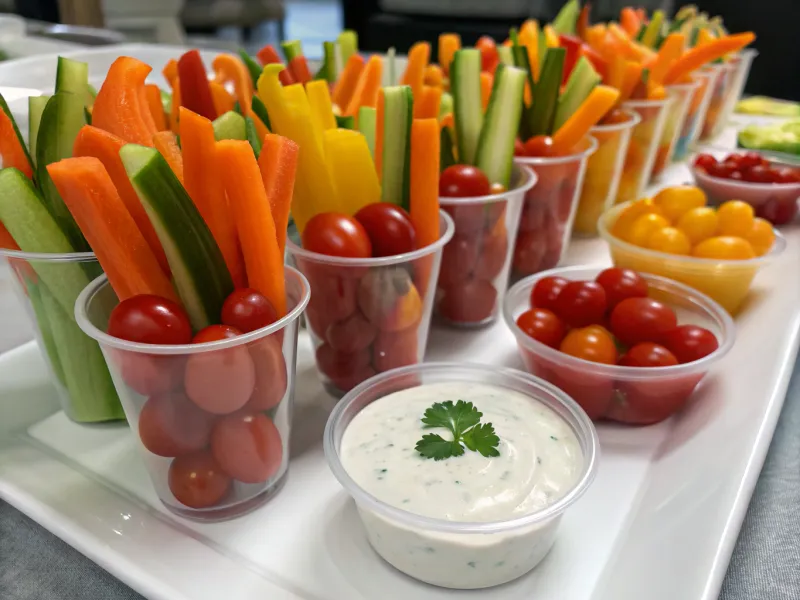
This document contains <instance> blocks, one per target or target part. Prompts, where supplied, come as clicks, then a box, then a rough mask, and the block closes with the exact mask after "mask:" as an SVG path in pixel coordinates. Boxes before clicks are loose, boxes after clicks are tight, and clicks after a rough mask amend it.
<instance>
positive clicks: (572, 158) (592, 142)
mask: <svg viewBox="0 0 800 600" xmlns="http://www.w3.org/2000/svg"><path fill="white" fill-rule="evenodd" d="M584 140H586V143H588V146H587V147H586V148H584V149H583V150H581V151H580V152H575V153H574V154H567V155H566V156H515V157H514V162H515V163H516V164H517V165H520V166H526V167H537V166H542V165H546V166H551V165H562V164H565V163H571V162H577V161H579V160H583V159H584V158H588V157H590V156H591V155H592V154H594V153H595V151H596V150H597V147H598V146H599V145H600V144H599V142H598V141H597V139H596V138H595V137H593V136H591V135H587V136H586V137H585V138H584Z"/></svg>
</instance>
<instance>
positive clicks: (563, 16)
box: [553, 0, 581, 35]
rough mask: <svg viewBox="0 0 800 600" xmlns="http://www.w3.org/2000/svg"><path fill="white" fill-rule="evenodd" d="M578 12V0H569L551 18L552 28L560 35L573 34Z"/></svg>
mask: <svg viewBox="0 0 800 600" xmlns="http://www.w3.org/2000/svg"><path fill="white" fill-rule="evenodd" d="M580 12H581V6H580V4H579V3H578V0H569V1H568V2H567V3H566V4H565V5H564V6H562V7H561V10H560V11H558V14H557V15H556V18H555V19H553V30H554V31H555V32H556V33H559V34H561V35H575V25H576V24H577V22H578V15H579V14H580Z"/></svg>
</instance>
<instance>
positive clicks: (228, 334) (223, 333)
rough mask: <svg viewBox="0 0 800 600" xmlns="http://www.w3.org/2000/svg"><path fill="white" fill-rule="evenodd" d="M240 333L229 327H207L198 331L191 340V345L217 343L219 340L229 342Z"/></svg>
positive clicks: (240, 333)
mask: <svg viewBox="0 0 800 600" xmlns="http://www.w3.org/2000/svg"><path fill="white" fill-rule="evenodd" d="M237 335H242V332H241V331H240V330H238V329H237V328H236V327H232V326H230V325H209V326H208V327H204V328H203V329H201V330H200V331H198V332H197V333H196V334H195V336H194V337H193V338H192V343H193V344H206V343H208V342H218V341H219V340H229V339H231V338H235V337H236V336H237Z"/></svg>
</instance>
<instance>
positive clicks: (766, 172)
mask: <svg viewBox="0 0 800 600" xmlns="http://www.w3.org/2000/svg"><path fill="white" fill-rule="evenodd" d="M742 180H743V181H747V182H750V183H772V182H773V181H775V172H774V171H773V170H772V169H770V168H769V167H765V166H763V165H755V166H753V167H747V168H746V169H744V170H743V171H742Z"/></svg>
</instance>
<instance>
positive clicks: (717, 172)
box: [706, 162, 741, 179]
mask: <svg viewBox="0 0 800 600" xmlns="http://www.w3.org/2000/svg"><path fill="white" fill-rule="evenodd" d="M706 172H707V173H708V174H709V175H710V176H711V177H721V178H722V179H731V178H732V176H733V173H738V172H739V171H738V170H737V166H736V164H734V163H729V162H724V163H716V164H714V165H709V166H708V167H707V168H706ZM739 177H741V173H740V174H739Z"/></svg>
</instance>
